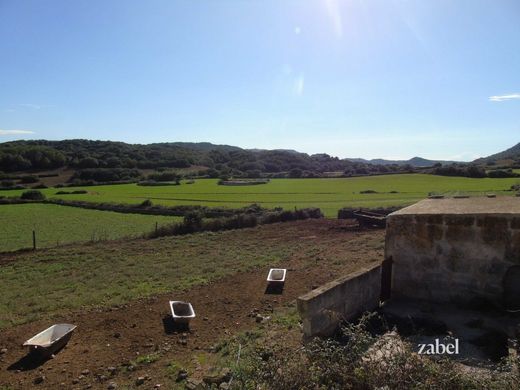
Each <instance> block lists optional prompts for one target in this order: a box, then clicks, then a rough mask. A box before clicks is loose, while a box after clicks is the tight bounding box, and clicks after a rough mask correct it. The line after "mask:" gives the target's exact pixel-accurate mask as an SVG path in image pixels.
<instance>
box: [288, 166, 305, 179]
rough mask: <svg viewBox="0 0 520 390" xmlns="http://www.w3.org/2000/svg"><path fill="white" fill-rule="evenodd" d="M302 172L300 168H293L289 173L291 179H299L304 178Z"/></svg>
mask: <svg viewBox="0 0 520 390" xmlns="http://www.w3.org/2000/svg"><path fill="white" fill-rule="evenodd" d="M302 173H303V172H302V170H301V169H300V168H293V169H291V170H290V171H289V177H292V178H299V177H302Z"/></svg>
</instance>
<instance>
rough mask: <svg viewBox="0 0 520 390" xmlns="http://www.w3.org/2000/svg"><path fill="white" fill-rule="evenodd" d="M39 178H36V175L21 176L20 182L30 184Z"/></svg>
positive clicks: (36, 181)
mask: <svg viewBox="0 0 520 390" xmlns="http://www.w3.org/2000/svg"><path fill="white" fill-rule="evenodd" d="M39 181H40V179H38V177H37V176H22V177H21V178H20V183H23V184H31V183H38V182H39Z"/></svg>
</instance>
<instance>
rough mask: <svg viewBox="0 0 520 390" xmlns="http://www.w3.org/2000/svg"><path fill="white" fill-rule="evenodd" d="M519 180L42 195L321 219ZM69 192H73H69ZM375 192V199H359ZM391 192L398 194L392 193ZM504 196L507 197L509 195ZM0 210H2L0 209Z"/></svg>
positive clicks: (400, 179)
mask: <svg viewBox="0 0 520 390" xmlns="http://www.w3.org/2000/svg"><path fill="white" fill-rule="evenodd" d="M519 182H520V179H518V178H508V179H490V178H485V179H471V178H465V177H446V176H434V175H424V174H403V175H384V176H365V177H356V178H334V179H273V180H271V182H270V183H268V184H262V185H255V186H242V187H240V186H235V187H231V186H219V185H217V180H216V179H200V180H196V182H195V183H194V184H184V183H183V184H182V185H180V186H158V187H145V186H138V185H136V184H120V185H106V186H94V187H83V188H84V189H86V190H88V194H83V195H55V194H56V192H57V191H58V190H57V189H54V188H49V189H45V190H43V192H44V193H45V194H46V195H47V196H48V197H50V198H62V199H70V200H73V199H74V200H84V201H90V202H116V203H133V204H136V203H140V202H142V201H143V200H145V199H151V200H152V201H153V202H154V203H157V204H163V205H206V206H221V207H222V206H225V207H243V206H245V205H248V204H251V203H259V204H261V205H263V206H265V207H277V206H279V207H283V208H287V209H291V208H294V207H299V208H303V207H312V206H315V207H320V208H321V209H322V210H323V212H324V213H325V215H326V216H328V217H335V216H336V213H337V210H338V209H340V208H342V207H345V206H352V207H377V206H393V205H395V206H397V205H405V204H410V203H413V202H415V201H417V200H419V199H423V198H425V197H426V196H427V195H428V193H429V192H438V193H452V194H453V193H456V192H461V193H467V194H469V195H481V194H483V193H486V192H495V193H497V194H501V193H504V194H506V192H505V191H506V190H508V189H509V188H510V187H511V185H513V184H516V183H519ZM68 190H73V189H68ZM365 190H374V191H377V192H378V193H376V194H361V193H360V192H361V191H365ZM392 191H396V192H397V193H391V192H392ZM20 193H21V191H2V193H0V195H5V196H13V195H19V194H20ZM508 194H511V192H509V193H508ZM0 210H1V209H0Z"/></svg>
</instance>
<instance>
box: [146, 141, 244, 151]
mask: <svg viewBox="0 0 520 390" xmlns="http://www.w3.org/2000/svg"><path fill="white" fill-rule="evenodd" d="M152 145H174V146H180V147H181V148H185V149H192V150H202V151H210V150H221V151H224V152H229V151H232V150H242V148H239V147H238V146H231V145H216V144H212V143H210V142H168V143H160V144H152Z"/></svg>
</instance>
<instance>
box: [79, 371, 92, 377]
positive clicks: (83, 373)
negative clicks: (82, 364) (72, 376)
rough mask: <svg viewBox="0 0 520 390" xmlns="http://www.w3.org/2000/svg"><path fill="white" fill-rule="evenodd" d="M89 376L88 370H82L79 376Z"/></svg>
mask: <svg viewBox="0 0 520 390" xmlns="http://www.w3.org/2000/svg"><path fill="white" fill-rule="evenodd" d="M89 374H90V370H83V371H81V375H85V376H87V375H89Z"/></svg>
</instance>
